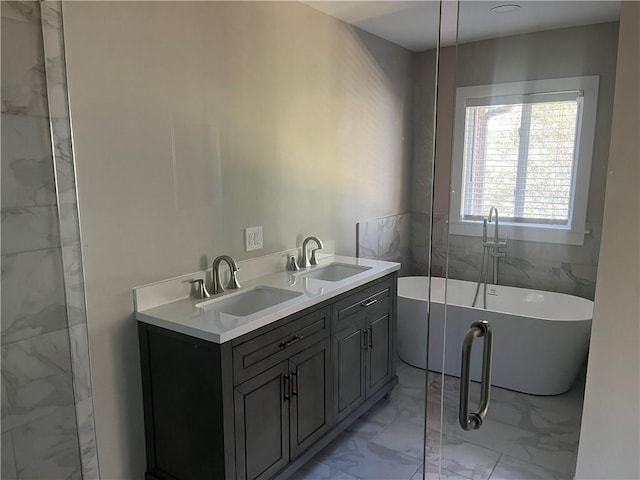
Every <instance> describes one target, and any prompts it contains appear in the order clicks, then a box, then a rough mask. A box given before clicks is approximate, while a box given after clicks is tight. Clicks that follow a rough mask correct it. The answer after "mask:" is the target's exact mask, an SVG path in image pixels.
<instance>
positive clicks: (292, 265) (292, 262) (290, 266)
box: [287, 255, 300, 272]
mask: <svg viewBox="0 0 640 480" xmlns="http://www.w3.org/2000/svg"><path fill="white" fill-rule="evenodd" d="M287 270H289V271H290V272H297V271H298V270H300V267H299V266H298V261H297V260H296V256H295V255H290V256H289V262H288V263H287Z"/></svg>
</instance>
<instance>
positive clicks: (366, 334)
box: [362, 329, 369, 350]
mask: <svg viewBox="0 0 640 480" xmlns="http://www.w3.org/2000/svg"><path fill="white" fill-rule="evenodd" d="M362 348H363V349H365V350H368V349H369V330H368V329H365V330H362Z"/></svg>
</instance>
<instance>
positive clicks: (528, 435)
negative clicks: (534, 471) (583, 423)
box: [450, 420, 579, 472]
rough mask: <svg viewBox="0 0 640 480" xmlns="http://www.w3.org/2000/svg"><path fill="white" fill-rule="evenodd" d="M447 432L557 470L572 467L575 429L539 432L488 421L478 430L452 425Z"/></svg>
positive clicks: (577, 434)
mask: <svg viewBox="0 0 640 480" xmlns="http://www.w3.org/2000/svg"><path fill="white" fill-rule="evenodd" d="M450 431H451V435H452V436H454V437H458V438H460V439H462V440H466V441H468V442H471V443H475V444H476V445H481V446H483V447H487V448H490V449H491V450H495V451H497V452H500V453H503V454H506V455H509V456H512V457H515V458H518V459H520V460H524V461H526V462H530V463H534V464H536V465H540V466H544V467H548V468H551V469H553V470H557V471H560V472H568V471H569V470H570V469H571V468H572V460H573V455H574V452H575V450H576V449H577V448H578V439H579V432H576V433H565V434H540V433H537V432H530V431H527V430H524V429H522V428H518V427H514V426H512V425H507V424H504V423H500V422H498V421H490V420H487V421H486V422H485V423H484V424H483V425H482V428H481V429H479V430H473V431H470V432H464V431H462V430H460V428H458V427H457V425H455V424H454V425H451V427H450Z"/></svg>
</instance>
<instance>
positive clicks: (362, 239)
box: [356, 213, 413, 276]
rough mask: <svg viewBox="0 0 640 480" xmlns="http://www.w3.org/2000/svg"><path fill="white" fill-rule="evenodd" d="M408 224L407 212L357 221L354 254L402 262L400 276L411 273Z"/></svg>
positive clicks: (409, 216)
mask: <svg viewBox="0 0 640 480" xmlns="http://www.w3.org/2000/svg"><path fill="white" fill-rule="evenodd" d="M410 225H411V215H410V214H409V213H401V214H398V215H391V216H388V217H383V218H376V219H374V220H366V221H362V222H358V223H357V225H356V242H357V248H356V256H357V257H359V258H371V259H374V260H387V261H390V262H399V263H401V264H402V267H401V268H400V272H399V273H400V276H407V275H411V272H412V265H413V259H412V258H411V243H410Z"/></svg>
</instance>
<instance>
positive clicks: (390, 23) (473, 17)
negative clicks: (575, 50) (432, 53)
mask: <svg viewBox="0 0 640 480" xmlns="http://www.w3.org/2000/svg"><path fill="white" fill-rule="evenodd" d="M304 3H306V4H307V5H309V6H311V7H313V8H315V9H317V10H320V11H322V12H324V13H327V14H329V15H331V16H333V17H336V18H339V19H340V20H343V21H344V22H347V23H349V24H351V25H354V26H356V27H359V28H361V29H362V30H365V31H367V32H369V33H372V34H374V35H377V36H379V37H382V38H385V39H387V40H389V41H391V42H393V43H396V44H398V45H401V46H403V47H405V48H408V49H409V50H413V51H415V52H419V51H422V50H428V49H430V48H434V47H435V46H436V42H437V38H438V26H439V18H440V3H439V2H437V1H403V0H397V1H316V0H314V1H306V2H304ZM513 3H515V4H518V5H520V6H521V8H519V9H517V10H516V11H513V12H510V13H493V12H491V11H490V9H491V8H492V7H495V6H497V5H504V4H513ZM455 5H456V2H454V1H445V2H444V6H443V22H442V23H443V43H444V44H445V45H446V44H449V45H450V44H453V43H454V42H455V38H456V36H455V27H456V16H455ZM459 5H460V12H459V20H458V22H459V28H458V31H459V38H458V41H459V42H460V43H465V42H471V41H476V40H483V39H487V38H496V37H504V36H508V35H515V34H519V33H529V32H536V31H540V30H552V29H554V28H563V27H575V26H579V25H589V24H593V23H602V22H610V21H615V20H618V19H619V18H620V2H619V1H617V0H609V1H540V0H537V1H531V0H529V1H518V0H504V1H501V2H500V1H475V0H473V1H472V0H463V1H461V2H460V3H459Z"/></svg>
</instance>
